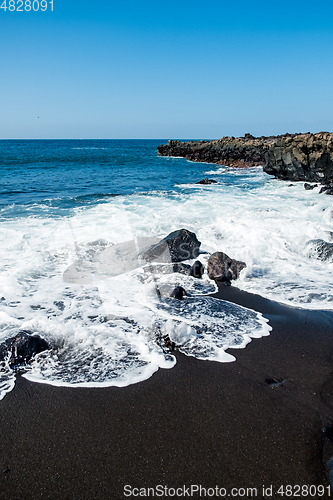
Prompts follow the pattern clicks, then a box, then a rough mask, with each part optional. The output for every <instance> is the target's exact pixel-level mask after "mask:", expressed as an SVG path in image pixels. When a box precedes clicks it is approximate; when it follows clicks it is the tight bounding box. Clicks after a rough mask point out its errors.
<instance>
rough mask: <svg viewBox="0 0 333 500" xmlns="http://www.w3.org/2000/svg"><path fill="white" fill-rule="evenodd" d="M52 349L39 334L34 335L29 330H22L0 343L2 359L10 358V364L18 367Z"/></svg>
mask: <svg viewBox="0 0 333 500" xmlns="http://www.w3.org/2000/svg"><path fill="white" fill-rule="evenodd" d="M48 349H50V345H49V344H48V343H47V342H46V340H44V339H42V338H41V337H40V336H39V335H33V334H32V332H29V331H25V330H23V331H21V332H19V333H18V334H17V335H16V336H15V337H12V338H10V339H7V340H5V341H4V342H2V343H1V344H0V360H1V361H3V360H5V359H6V358H7V356H8V354H9V355H10V358H9V366H10V367H11V368H18V367H19V366H22V365H25V364H26V363H29V361H31V360H32V358H33V357H34V356H35V355H36V354H38V353H40V352H42V351H46V350H48Z"/></svg>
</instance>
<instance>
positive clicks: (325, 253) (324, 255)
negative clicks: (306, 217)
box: [308, 239, 333, 262]
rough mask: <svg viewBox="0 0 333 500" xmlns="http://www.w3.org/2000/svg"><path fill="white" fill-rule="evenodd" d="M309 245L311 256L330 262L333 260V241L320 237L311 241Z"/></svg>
mask: <svg viewBox="0 0 333 500" xmlns="http://www.w3.org/2000/svg"><path fill="white" fill-rule="evenodd" d="M308 246H309V252H308V255H309V257H313V258H315V259H319V260H323V261H329V262H331V261H332V260H333V243H328V242H327V241H325V240H320V239H318V240H311V241H309V242H308Z"/></svg>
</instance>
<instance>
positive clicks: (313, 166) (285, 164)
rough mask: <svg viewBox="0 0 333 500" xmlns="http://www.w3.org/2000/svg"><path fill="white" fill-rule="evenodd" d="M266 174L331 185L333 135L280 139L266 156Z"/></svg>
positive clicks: (294, 136)
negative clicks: (329, 183)
mask: <svg viewBox="0 0 333 500" xmlns="http://www.w3.org/2000/svg"><path fill="white" fill-rule="evenodd" d="M264 171H265V172H267V173H268V174H272V175H274V176H275V177H278V178H279V179H288V180H294V181H310V182H321V183H327V182H329V181H330V180H331V179H333V134H330V133H329V132H320V133H318V134H310V133H307V134H294V135H290V136H280V138H279V139H278V140H277V141H276V142H275V144H274V145H272V146H271V147H270V149H269V150H268V151H267V153H266V155H265V165H264Z"/></svg>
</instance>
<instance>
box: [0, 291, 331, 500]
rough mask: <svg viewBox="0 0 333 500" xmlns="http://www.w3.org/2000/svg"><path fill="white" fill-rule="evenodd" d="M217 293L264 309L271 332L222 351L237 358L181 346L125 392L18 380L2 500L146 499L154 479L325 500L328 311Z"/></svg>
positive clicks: (9, 404) (9, 417) (6, 409)
mask: <svg viewBox="0 0 333 500" xmlns="http://www.w3.org/2000/svg"><path fill="white" fill-rule="evenodd" d="M214 296H216V297H218V298H220V299H223V300H229V301H231V302H234V303H238V304H240V305H242V306H244V307H249V308H251V309H254V310H256V311H259V312H261V313H262V314H263V315H264V316H265V317H266V318H267V319H268V320H269V324H270V325H271V326H272V331H271V334H270V335H269V336H267V337H263V338H261V339H254V340H253V341H252V342H251V343H250V344H248V345H247V346H246V348H245V349H230V350H228V352H229V353H231V354H233V355H234V356H235V357H236V361H235V362H232V363H216V362H212V361H202V360H197V359H196V358H194V357H186V356H185V355H182V354H180V353H178V352H176V357H177V364H176V366H175V367H174V368H172V369H171V370H166V369H160V370H159V371H158V372H156V373H155V374H154V375H153V376H152V377H151V378H149V379H148V380H146V381H144V382H140V383H138V384H134V385H130V386H128V387H125V388H117V387H110V388H103V389H97V388H96V389H88V388H87V389H86V388H66V387H54V386H51V385H47V384H38V383H33V382H29V381H28V380H26V379H24V378H23V377H18V379H17V382H16V386H15V388H14V390H13V391H12V392H11V393H8V394H7V395H6V396H5V398H4V399H3V400H2V401H1V402H0V415H1V422H2V424H1V440H0V450H1V451H0V456H1V464H0V465H1V467H2V470H3V471H5V472H2V473H1V476H0V477H1V479H0V481H1V484H0V491H1V498H3V499H6V500H7V499H11V500H16V499H22V498H24V499H30V498H31V499H37V498H50V499H59V498H62V499H80V500H81V499H82V500H83V499H88V498H89V499H90V498H92V497H94V498H96V499H104V498H105V499H107V498H110V499H115V500H118V499H122V498H128V497H133V496H135V495H134V493H135V492H138V493H139V492H140V490H133V488H143V489H147V488H151V490H150V495H149V496H153V495H152V492H153V489H154V488H156V487H157V486H158V485H161V486H163V487H168V488H171V489H172V488H175V489H176V488H183V487H185V486H186V487H190V486H191V485H199V486H202V488H206V489H209V488H216V486H218V487H219V488H220V489H221V488H226V491H227V492H228V493H230V491H231V489H232V488H245V489H246V488H255V489H256V493H257V494H256V495H255V496H256V497H257V498H281V495H280V494H278V493H277V491H278V488H279V487H281V486H283V487H286V486H287V485H291V486H292V487H296V486H297V485H300V486H302V485H314V487H316V488H317V487H318V485H322V486H323V487H324V488H325V490H324V491H325V494H324V495H323V496H321V495H317V497H318V498H330V496H331V495H333V492H331V491H330V489H329V480H328V471H327V468H326V465H325V464H326V463H327V460H328V459H329V457H330V456H331V455H333V447H332V444H331V442H330V439H329V437H331V431H330V427H331V426H332V421H333V418H332V412H333V370H332V367H333V342H332V340H333V321H332V318H333V313H332V312H330V311H328V312H326V311H312V310H302V309H296V308H291V307H288V306H284V305H281V304H278V303H275V302H273V301H270V300H268V299H264V298H262V297H260V296H257V295H253V294H250V293H247V292H243V291H240V290H239V289H237V287H236V286H231V287H228V286H225V285H222V286H221V287H220V288H219V291H218V292H217V294H214ZM325 429H326V431H325ZM126 485H127V486H128V488H127V489H126V490H125V489H124V488H125V486H126ZM271 486H272V495H270V491H269V490H267V488H268V487H271ZM130 488H132V489H130ZM263 488H266V490H263ZM131 491H132V493H133V492H134V493H133V494H132V495H128V496H125V494H124V493H125V492H127V493H128V492H131ZM147 491H148V490H146V496H148V495H147ZM179 491H180V490H179ZM219 491H220V492H221V490H219ZM265 491H266V493H265ZM141 492H142V493H143V492H144V490H141ZM170 492H171V493H172V490H170V491H169V493H170ZM253 492H254V490H253ZM155 493H157V492H156V490H155ZM241 493H243V491H241ZM156 496H157V495H156ZM168 496H169V497H170V496H171V495H168ZM168 496H165V495H164V496H161V495H159V497H160V498H167V497H168ZM218 497H219V494H215V496H213V497H212V496H210V498H218ZM317 497H316V498H317ZM192 498H204V496H199V495H198V494H197V493H195V494H194V495H193V496H192ZM207 498H208V495H207ZM234 498H251V497H250V496H245V497H244V495H240V496H234ZM309 498H310V497H309Z"/></svg>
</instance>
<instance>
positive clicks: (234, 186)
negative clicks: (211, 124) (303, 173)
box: [0, 140, 333, 398]
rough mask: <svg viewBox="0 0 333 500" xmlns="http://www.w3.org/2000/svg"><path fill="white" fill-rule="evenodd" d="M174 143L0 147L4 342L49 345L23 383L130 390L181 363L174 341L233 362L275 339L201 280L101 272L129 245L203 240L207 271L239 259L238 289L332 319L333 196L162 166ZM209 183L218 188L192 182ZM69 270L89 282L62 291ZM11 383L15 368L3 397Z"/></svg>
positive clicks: (2, 377) (0, 324)
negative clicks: (29, 340)
mask: <svg viewBox="0 0 333 500" xmlns="http://www.w3.org/2000/svg"><path fill="white" fill-rule="evenodd" d="M166 142H167V141H162V140H3V141H0V171H1V186H0V241H1V244H0V262H1V265H0V343H1V342H3V341H4V340H6V339H8V338H11V337H13V336H14V335H16V334H17V333H18V332H19V331H22V330H26V331H29V332H33V333H36V334H38V335H40V336H41V337H43V338H44V339H45V340H47V342H48V343H49V344H50V346H51V348H50V350H48V351H45V352H43V353H40V354H38V355H37V356H36V358H35V360H34V361H33V363H31V364H29V365H28V366H26V367H25V369H24V376H25V377H26V378H28V379H29V380H33V381H36V382H44V383H49V384H53V385H62V386H74V387H75V386H81V387H82V386H86V387H101V386H111V385H116V386H126V385H129V384H132V383H136V382H140V381H142V380H145V379H147V378H148V377H150V376H152V375H153V373H154V372H156V370H158V369H159V368H172V367H173V366H174V365H175V363H176V358H175V356H174V355H173V353H172V352H170V351H169V350H168V349H167V348H166V345H165V338H166V337H169V338H170V339H171V340H172V341H173V342H174V343H175V344H176V346H177V349H178V350H180V351H181V352H183V353H185V354H186V355H189V356H195V357H197V358H199V359H207V360H215V361H220V362H229V361H234V360H235V357H237V355H236V354H235V353H236V352H237V351H235V349H237V348H243V347H245V346H246V345H247V344H248V342H250V341H251V339H252V338H260V337H261V336H264V335H269V333H270V330H271V328H270V326H269V323H268V321H267V319H266V318H264V317H263V316H262V315H261V314H259V313H258V312H256V311H252V310H250V309H246V308H243V307H240V306H237V305H234V304H231V303H228V302H226V301H219V300H217V299H214V298H212V297H208V296H207V295H208V294H211V293H212V292H214V291H215V290H216V286H215V283H214V282H212V281H211V280H209V278H208V276H207V274H206V273H205V274H204V276H203V278H202V279H201V280H199V279H197V278H192V277H190V276H185V275H181V274H179V273H174V274H162V273H158V272H154V273H151V272H147V271H146V269H145V268H144V267H137V268H134V269H130V270H128V271H127V272H121V273H119V274H116V275H112V276H107V275H105V274H104V275H99V274H98V273H96V272H95V271H96V263H101V262H102V261H103V259H104V261H103V262H105V261H106V260H107V258H108V256H109V255H111V254H112V252H113V254H114V253H115V252H117V249H118V248H122V247H121V244H123V243H124V242H133V244H134V245H137V242H138V241H139V240H138V239H140V238H150V237H157V238H163V237H165V236H166V235H168V234H169V233H170V232H172V231H174V230H176V229H181V228H185V229H188V230H189V231H192V232H194V233H195V234H196V235H197V238H198V239H199V240H200V241H201V250H202V251H203V253H201V254H200V255H199V260H201V262H202V263H203V264H204V265H205V268H206V266H207V261H208V258H209V254H210V253H212V252H215V251H222V252H225V253H227V254H228V255H229V256H230V257H232V258H235V259H237V260H241V261H244V262H245V263H246V265H247V267H246V269H244V270H243V271H242V273H241V276H240V278H239V279H238V280H237V282H236V283H234V284H233V286H237V287H239V288H240V289H242V290H246V291H248V292H252V293H256V294H259V295H261V296H263V297H266V298H269V299H271V300H275V301H278V302H280V303H283V304H287V305H290V306H292V307H299V308H307V309H321V310H332V309H333V286H332V284H333V283H332V282H333V274H332V270H333V258H330V257H329V256H327V258H326V260H325V259H323V258H322V256H320V255H318V253H316V252H315V251H314V243H313V242H314V241H316V240H324V241H326V242H328V243H330V242H332V241H333V228H332V216H333V206H332V198H331V197H330V196H327V195H324V194H319V190H320V187H315V188H314V189H312V190H305V189H304V186H303V183H295V182H293V183H290V182H289V181H281V180H277V179H274V178H273V177H272V176H269V175H267V174H265V173H264V172H263V170H262V168H261V167H257V168H252V169H231V168H228V167H224V166H221V165H215V164H204V163H194V162H189V161H187V160H185V159H182V158H167V157H160V156H158V155H157V146H158V145H159V144H161V143H166ZM204 177H209V178H211V179H213V180H215V181H217V183H216V184H210V185H199V184H196V182H198V181H199V180H201V179H203V178H204ZM116 245H120V247H116ZM113 247H115V248H114V250H112V251H110V249H111V248H113ZM110 252H111V253H110ZM204 252H205V253H204ZM124 259H125V257H124ZM186 263H188V264H192V263H193V261H188V262H186ZM71 266H72V268H73V266H74V268H76V269H79V271H80V272H82V273H83V274H84V279H83V280H81V282H79V281H76V282H75V280H72V281H71V280H68V279H66V271H67V270H68V269H69V268H71ZM161 284H170V285H181V286H183V287H184V289H185V290H186V291H187V293H188V297H187V298H185V300H182V301H178V300H176V299H170V298H163V297H162V298H161V297H160V296H159V294H158V293H156V287H157V286H160V285H161ZM229 348H232V350H229V351H228V352H227V350H228V349H229ZM14 384H15V372H14V371H13V370H12V369H11V368H10V367H9V364H8V359H7V360H5V361H3V362H2V363H1V365H0V398H2V397H4V395H5V394H6V393H7V392H9V391H10V390H12V388H13V387H14Z"/></svg>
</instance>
